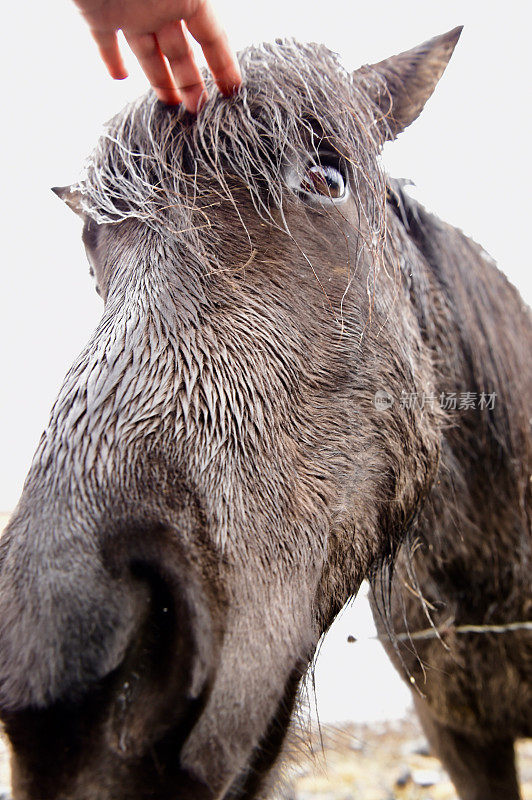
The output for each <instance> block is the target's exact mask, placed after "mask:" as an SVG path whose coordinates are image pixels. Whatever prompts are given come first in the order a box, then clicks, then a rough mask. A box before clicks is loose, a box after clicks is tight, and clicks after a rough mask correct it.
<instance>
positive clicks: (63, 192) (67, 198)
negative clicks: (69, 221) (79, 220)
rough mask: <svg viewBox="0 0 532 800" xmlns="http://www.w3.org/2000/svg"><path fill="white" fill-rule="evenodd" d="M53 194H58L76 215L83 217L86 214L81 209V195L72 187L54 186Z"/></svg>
mask: <svg viewBox="0 0 532 800" xmlns="http://www.w3.org/2000/svg"><path fill="white" fill-rule="evenodd" d="M52 192H53V193H54V194H56V195H57V196H58V197H59V199H60V200H63V202H64V203H66V204H67V206H68V207H69V208H71V209H72V211H73V212H74V214H77V215H78V216H79V217H83V216H84V213H83V210H82V208H81V193H80V192H79V191H78V190H77V189H74V188H73V187H72V186H53V187H52Z"/></svg>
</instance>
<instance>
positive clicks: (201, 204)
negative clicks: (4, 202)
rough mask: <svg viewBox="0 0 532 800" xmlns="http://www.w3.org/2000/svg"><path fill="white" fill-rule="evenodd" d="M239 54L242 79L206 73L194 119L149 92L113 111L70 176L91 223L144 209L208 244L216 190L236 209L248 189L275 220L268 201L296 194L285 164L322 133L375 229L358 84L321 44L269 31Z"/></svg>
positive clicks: (154, 222)
mask: <svg viewBox="0 0 532 800" xmlns="http://www.w3.org/2000/svg"><path fill="white" fill-rule="evenodd" d="M239 61H240V65H241V69H242V74H243V85H242V87H241V89H240V90H239V91H238V93H237V94H236V95H235V96H234V97H232V98H229V99H227V98H223V97H221V96H220V94H219V93H218V92H217V91H216V89H215V87H214V84H213V81H212V78H211V77H210V76H209V75H206V76H205V77H206V82H207V88H208V92H209V99H208V101H207V103H206V104H205V106H204V108H203V109H202V111H201V112H200V114H199V115H198V116H197V118H196V117H193V116H192V115H190V114H189V113H187V112H186V111H185V109H184V108H183V107H182V106H181V107H178V108H168V107H166V106H164V105H163V104H162V103H160V102H159V101H158V100H157V99H156V97H155V95H154V93H153V92H150V93H148V94H146V95H144V96H143V97H141V98H139V99H138V100H136V101H135V102H133V103H131V104H130V105H128V106H126V107H125V108H124V109H123V110H122V111H121V112H120V113H119V114H118V115H117V116H115V117H114V118H113V119H112V120H111V121H110V122H109V123H108V126H107V129H106V132H105V134H104V135H103V136H102V137H101V139H100V141H99V143H98V145H97V147H96V149H95V151H94V152H93V154H92V156H91V157H90V159H89V161H88V162H87V165H86V170H85V175H84V176H83V179H82V180H81V181H80V184H79V185H78V188H79V190H80V192H81V195H82V205H83V208H84V210H85V212H86V213H88V214H89V215H90V216H92V217H93V218H94V219H96V221H98V222H107V223H109V222H111V223H112V222H118V221H121V220H124V219H127V218H135V219H138V220H142V221H144V222H146V223H147V224H148V225H150V226H151V227H152V228H154V229H156V230H157V231H159V232H161V233H162V234H163V235H171V236H172V237H175V236H176V235H179V238H180V240H181V241H182V243H183V244H184V245H185V246H187V247H188V248H190V249H192V250H193V251H195V253H196V254H197V255H200V254H201V253H202V252H203V253H205V252H206V250H209V251H210V252H211V253H212V247H210V245H212V244H213V243H215V240H216V232H215V231H213V230H211V224H210V215H209V213H208V208H209V201H212V199H213V197H214V196H216V197H217V198H218V200H222V201H228V202H230V203H231V204H232V206H233V208H234V209H235V211H236V213H237V215H238V214H239V211H238V209H239V204H240V203H241V202H242V199H243V193H245V194H247V199H248V200H249V199H250V200H251V202H252V203H253V205H254V206H255V209H256V210H257V212H258V214H259V215H260V216H261V217H262V218H263V219H267V220H268V221H269V222H270V223H272V224H278V222H277V223H274V218H273V216H272V209H277V210H280V209H282V208H283V204H284V202H285V201H287V200H290V199H294V197H295V193H294V190H293V189H291V188H290V186H289V185H288V184H287V182H286V180H285V177H284V175H285V171H286V167H287V164H290V166H291V168H292V169H296V170H298V169H299V170H300V169H302V168H303V166H304V164H305V163H306V162H307V161H308V154H309V149H310V150H311V151H312V149H313V148H316V149H317V148H318V146H323V144H324V143H325V145H326V146H327V147H328V148H329V149H332V150H337V151H338V152H339V154H340V155H341V156H342V157H343V158H344V159H345V160H346V161H348V162H349V163H350V164H351V167H352V171H353V180H354V182H355V187H354V189H355V192H356V193H358V194H360V195H361V196H362V195H363V196H364V197H370V198H373V201H374V209H373V212H372V214H371V216H372V219H371V220H370V227H372V228H374V229H375V231H376V235H377V236H379V235H380V232H381V228H382V224H383V222H382V219H381V218H380V212H379V207H380V204H381V200H382V196H383V177H382V174H381V172H380V170H379V168H378V166H377V158H376V154H377V151H378V146H379V141H378V132H377V128H376V126H375V124H374V119H375V116H374V113H375V109H374V106H373V104H372V102H371V100H370V99H369V97H368V96H367V94H366V93H365V92H364V89H363V87H362V86H361V84H360V83H359V82H357V81H356V79H354V78H353V76H352V75H351V74H349V73H348V72H346V70H345V69H344V68H343V67H342V66H341V64H340V62H339V59H338V57H337V56H336V54H334V53H332V52H331V51H330V50H328V49H327V48H325V47H323V46H321V45H315V44H308V45H302V44H299V43H297V42H295V41H292V40H283V41H279V40H278V41H277V42H276V43H275V44H263V45H261V46H258V47H249V48H247V49H246V50H244V51H243V52H242V53H240V54H239ZM200 174H201V175H202V176H203V177H204V178H206V179H207V181H206V182H205V181H198V175H200ZM202 186H203V187H205V186H208V188H207V189H205V188H203V189H202V188H201V187H202ZM244 199H246V198H245V197H244ZM211 258H212V256H211ZM211 267H212V263H211Z"/></svg>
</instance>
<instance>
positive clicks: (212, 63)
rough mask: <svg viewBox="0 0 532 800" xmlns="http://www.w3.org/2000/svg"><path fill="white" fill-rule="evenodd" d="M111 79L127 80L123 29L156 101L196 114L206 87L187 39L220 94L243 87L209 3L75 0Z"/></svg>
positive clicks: (203, 0)
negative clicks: (194, 44) (120, 37)
mask: <svg viewBox="0 0 532 800" xmlns="http://www.w3.org/2000/svg"><path fill="white" fill-rule="evenodd" d="M74 2H75V4H76V5H77V6H78V8H79V9H80V11H81V13H82V15H83V17H84V18H85V20H86V22H87V24H88V25H89V27H90V30H91V33H92V35H93V37H94V39H95V40H96V44H97V45H98V48H99V51H100V55H101V57H102V59H103V61H104V63H105V65H106V67H107V69H108V71H109V74H110V75H111V77H112V78H115V79H117V80H121V79H123V78H127V75H128V73H127V70H126V67H125V65H124V61H123V58H122V54H121V52H120V48H119V44H118V38H117V33H118V31H119V30H122V32H123V33H124V36H125V38H126V41H127V43H128V44H129V46H130V48H131V50H132V51H133V53H134V54H135V56H136V57H137V59H138V61H139V63H140V66H141V67H142V69H143V71H144V73H145V75H146V77H147V78H148V80H149V82H150V83H151V85H152V86H153V89H154V91H155V93H156V94H157V97H158V98H159V100H161V101H162V102H163V103H167V104H168V105H178V104H179V103H183V104H184V105H185V106H186V108H187V109H188V110H189V111H192V112H193V113H195V112H197V111H198V110H199V109H200V108H201V106H202V104H203V102H204V100H205V96H206V93H205V83H204V81H203V78H202V76H201V73H200V71H199V69H198V66H197V64H196V62H195V60H194V56H193V53H192V50H191V47H190V44H189V42H188V39H187V33H186V31H187V30H188V31H189V32H190V33H191V35H192V36H193V37H194V39H196V41H197V42H199V44H200V45H201V48H202V50H203V53H204V54H205V58H206V60H207V64H208V65H209V68H210V70H211V72H212V74H213V77H214V80H215V81H216V84H217V86H218V88H219V89H220V91H221V92H222V94H224V95H226V96H229V95H230V94H232V93H233V92H234V91H236V89H238V87H239V86H240V84H241V82H242V78H241V75H240V70H239V67H238V64H237V62H236V59H235V57H234V55H233V53H232V51H231V48H230V47H229V44H228V41H227V36H226V34H225V32H224V30H223V28H222V27H221V26H220V24H219V22H218V20H217V19H216V16H215V14H214V11H213V9H212V6H211V5H210V2H209V0H74Z"/></svg>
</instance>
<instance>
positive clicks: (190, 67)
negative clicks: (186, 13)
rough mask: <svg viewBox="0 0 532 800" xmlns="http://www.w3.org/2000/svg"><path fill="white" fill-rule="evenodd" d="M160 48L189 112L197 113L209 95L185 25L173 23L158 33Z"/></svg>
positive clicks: (177, 22) (178, 22)
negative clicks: (186, 33) (184, 27)
mask: <svg viewBox="0 0 532 800" xmlns="http://www.w3.org/2000/svg"><path fill="white" fill-rule="evenodd" d="M156 36H157V41H158V42H159V47H160V48H161V51H162V52H163V53H164V55H165V56H166V58H167V59H168V63H169V65H170V69H171V70H172V74H173V76H174V80H175V82H176V86H177V90H178V92H179V94H180V95H181V97H182V99H183V103H184V104H185V106H186V108H187V109H188V111H192V113H197V112H198V111H199V110H200V108H201V106H202V104H203V103H204V102H205V98H206V95H207V92H206V89H205V84H204V82H203V78H202V77H201V73H200V71H199V69H198V66H197V64H196V62H195V61H194V54H193V52H192V48H191V47H190V44H189V42H188V40H187V37H186V35H185V31H184V30H183V23H182V22H181V21H176V22H171V23H169V24H168V25H165V26H164V27H163V28H161V30H159V31H157V34H156Z"/></svg>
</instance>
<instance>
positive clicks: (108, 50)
mask: <svg viewBox="0 0 532 800" xmlns="http://www.w3.org/2000/svg"><path fill="white" fill-rule="evenodd" d="M91 33H92V36H93V38H94V40H95V41H96V44H97V45H98V50H99V51H100V55H101V57H102V60H103V62H104V64H105V66H106V67H107V69H108V71H109V74H110V76H111V78H114V79H115V80H119V81H120V80H123V79H124V78H127V69H126V67H125V64H124V61H123V59H122V54H121V52H120V48H119V47H118V38H117V35H116V31H94V30H91Z"/></svg>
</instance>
